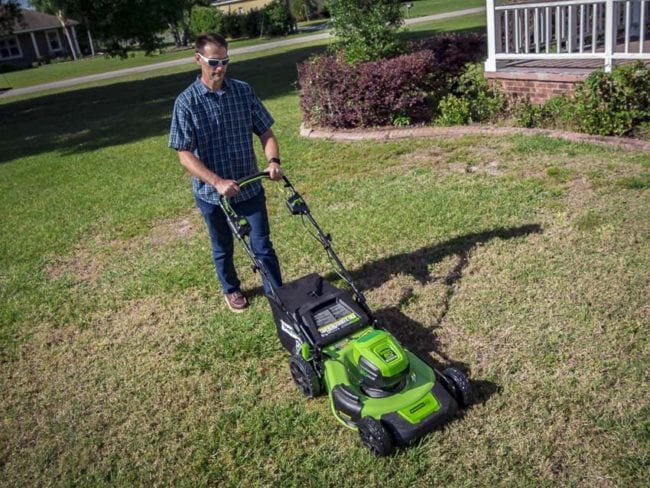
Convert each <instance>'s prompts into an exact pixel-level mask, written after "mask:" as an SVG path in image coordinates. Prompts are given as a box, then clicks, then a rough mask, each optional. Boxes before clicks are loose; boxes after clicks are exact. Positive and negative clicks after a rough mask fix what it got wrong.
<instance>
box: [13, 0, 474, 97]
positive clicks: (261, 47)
mask: <svg viewBox="0 0 650 488" xmlns="http://www.w3.org/2000/svg"><path fill="white" fill-rule="evenodd" d="M481 12H485V7H477V8H469V9H465V10H456V11H454V12H447V13H444V14H436V15H427V16H424V17H415V18H412V19H405V21H404V23H405V24H406V25H411V24H421V23H423V22H431V21H434V20H442V19H450V18H452V17H461V16H463V15H471V14H478V13H481ZM330 36H331V34H330V31H329V30H328V31H325V32H320V33H318V34H312V35H309V36H303V37H294V38H292V39H284V40H281V41H271V42H265V43H263V44H256V45H254V46H248V47H240V48H234V49H230V50H229V53H230V54H233V55H237V54H245V53H252V52H257V51H265V50H267V49H275V48H278V47H284V46H291V45H294V44H304V43H307V42H312V41H318V40H322V39H328V38H329V37H330ZM193 62H194V57H193V56H192V57H187V58H182V59H175V60H173V61H164V62H162V63H154V64H148V65H146V66H136V67H134V68H125V69H119V70H116V71H109V72H107V73H99V74H96V75H89V76H80V77H79V78H70V79H67V80H61V81H55V82H52V83H44V84H42V85H34V86H28V87H25V88H15V89H13V90H7V91H5V92H3V93H0V97H3V98H4V97H12V96H18V95H25V94H29V93H37V92H40V91H45V90H53V89H56V88H65V87H68V86H74V85H80V84H82V83H89V82H93V81H99V80H108V79H110V78H118V77H120V76H127V75H131V74H134V73H144V72H146V71H155V70H159V69H163V68H169V67H172V66H179V65H183V64H189V63H193Z"/></svg>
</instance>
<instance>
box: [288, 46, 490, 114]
mask: <svg viewBox="0 0 650 488" xmlns="http://www.w3.org/2000/svg"><path fill="white" fill-rule="evenodd" d="M439 38H440V39H435V40H432V41H430V42H429V43H427V44H426V45H425V44H423V43H417V44H415V45H413V47H414V49H416V51H415V52H413V53H412V54H404V55H400V56H396V57H394V58H390V59H385V60H381V61H372V62H366V63H359V64H356V65H352V66H350V65H349V64H347V63H346V60H345V58H344V57H343V55H341V54H339V55H338V56H334V55H324V56H316V57H313V58H311V59H309V60H308V61H306V62H304V63H303V64H301V65H300V66H299V67H298V79H299V83H300V107H301V109H302V112H303V119H304V120H305V121H306V122H308V123H310V124H312V125H324V126H331V127H361V126H372V125H387V124H395V123H396V121H397V123H398V124H405V123H406V121H408V123H421V122H428V121H430V120H431V114H432V113H433V109H434V108H435V107H436V106H437V105H438V102H439V101H440V100H441V99H442V98H443V97H444V96H445V95H447V94H448V93H450V91H451V81H450V80H454V79H455V78H454V76H455V75H457V74H458V73H460V72H461V71H462V69H463V65H464V64H465V63H466V62H469V61H477V59H478V58H480V57H482V56H483V50H482V49H480V48H477V47H476V46H480V45H482V43H483V40H482V38H481V37H480V36H476V35H473V34H472V35H469V36H456V35H442V36H439ZM453 40H455V41H457V47H452V46H453V42H454V41H453ZM426 46H433V47H434V49H436V50H434V49H431V48H428V47H426Z"/></svg>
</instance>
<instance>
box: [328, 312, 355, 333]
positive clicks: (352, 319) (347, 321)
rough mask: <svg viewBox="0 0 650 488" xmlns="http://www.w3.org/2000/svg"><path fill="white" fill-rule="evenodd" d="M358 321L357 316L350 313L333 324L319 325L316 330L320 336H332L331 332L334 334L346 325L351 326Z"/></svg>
mask: <svg viewBox="0 0 650 488" xmlns="http://www.w3.org/2000/svg"><path fill="white" fill-rule="evenodd" d="M358 320H359V316H358V315H357V314H356V313H354V312H351V313H349V314H347V315H346V316H344V317H341V318H340V319H338V320H335V321H334V322H330V323H329V324H325V325H321V326H320V327H319V328H318V332H320V333H321V335H328V334H332V333H333V332H336V331H337V330H339V329H340V328H341V327H345V326H346V325H348V324H352V323H354V322H356V321H358Z"/></svg>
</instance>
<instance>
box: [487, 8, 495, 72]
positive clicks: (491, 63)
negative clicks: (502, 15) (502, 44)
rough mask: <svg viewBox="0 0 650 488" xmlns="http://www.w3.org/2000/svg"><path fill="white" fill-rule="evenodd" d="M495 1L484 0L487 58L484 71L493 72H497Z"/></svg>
mask: <svg viewBox="0 0 650 488" xmlns="http://www.w3.org/2000/svg"><path fill="white" fill-rule="evenodd" d="M494 2H495V0H486V14H487V48H488V57H487V60H486V61H485V71H487V72H495V71H496V70H497V60H496V54H497V52H496V29H495V21H494V20H495V16H496V12H495V11H494Z"/></svg>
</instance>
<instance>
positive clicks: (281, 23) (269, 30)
mask: <svg viewBox="0 0 650 488" xmlns="http://www.w3.org/2000/svg"><path fill="white" fill-rule="evenodd" d="M262 21H263V27H262V34H264V35H266V36H286V35H287V34H289V33H290V32H291V31H292V30H293V27H294V25H295V20H294V18H293V16H292V15H291V11H290V10H289V9H288V8H287V5H286V3H285V2H283V1H281V0H275V1H273V2H271V3H269V4H268V5H266V6H265V7H264V8H263V9H262Z"/></svg>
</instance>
